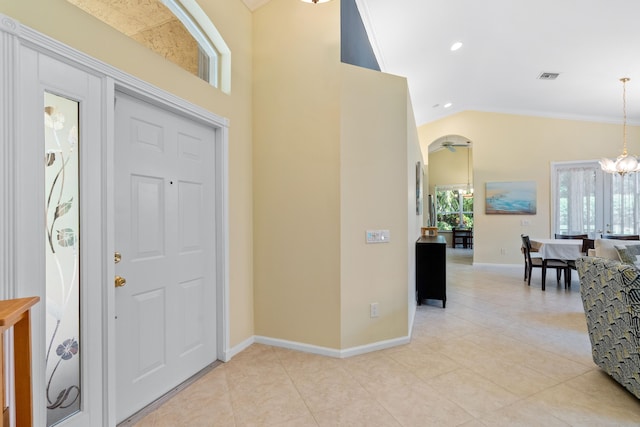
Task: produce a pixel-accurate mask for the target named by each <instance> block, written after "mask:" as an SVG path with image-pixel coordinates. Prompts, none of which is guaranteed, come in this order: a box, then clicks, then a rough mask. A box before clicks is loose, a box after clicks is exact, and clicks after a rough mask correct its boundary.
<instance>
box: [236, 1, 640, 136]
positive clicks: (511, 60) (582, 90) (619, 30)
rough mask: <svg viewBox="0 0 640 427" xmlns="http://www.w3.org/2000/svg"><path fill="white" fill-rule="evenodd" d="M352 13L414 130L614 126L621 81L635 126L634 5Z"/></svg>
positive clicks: (639, 85)
mask: <svg viewBox="0 0 640 427" xmlns="http://www.w3.org/2000/svg"><path fill="white" fill-rule="evenodd" d="M243 1H244V2H245V4H246V5H247V6H248V7H249V8H250V9H252V10H255V9H256V8H258V7H260V6H262V5H263V4H265V3H267V2H268V0H243ZM356 3H357V4H358V7H359V10H360V13H361V15H362V18H363V21H364V22H365V26H366V27H367V30H368V33H369V38H370V40H371V41H372V44H373V47H374V50H375V51H376V55H377V57H378V60H379V62H380V65H381V68H382V70H383V71H385V72H387V73H392V74H396V75H400V76H404V77H406V78H407V80H408V84H409V90H410V93H411V99H412V102H413V107H414V111H415V116H416V123H417V124H418V125H421V124H424V123H428V122H430V121H433V120H436V119H438V118H441V117H445V116H447V115H450V114H453V113H456V112H459V111H464V110H480V111H495V112H505V113H515V114H530V115H542V116H550V117H560V118H574V119H580V120H596V121H609V122H621V121H622V84H621V83H620V82H619V78H621V77H630V78H631V81H630V82H629V83H628V84H627V110H628V111H627V112H628V116H629V118H628V120H629V122H630V123H632V124H637V123H640V54H639V53H638V52H639V48H640V26H639V25H638V17H640V2H638V1H637V0H607V1H605V0H537V1H527V0H521V1H514V0H487V1H482V2H480V1H477V0H449V1H442V0H394V1H390V0H356ZM309 7H323V5H320V4H318V5H313V4H309ZM456 41H460V42H462V43H463V46H462V48H460V49H459V50H457V51H455V52H452V51H451V50H450V49H449V48H450V46H451V45H452V44H453V43H454V42H456ZM542 73H558V74H559V75H558V77H557V78H556V79H555V80H541V79H539V78H538V77H539V76H540V75H541V74H542ZM448 103H451V106H450V107H448V108H445V105H446V104H448Z"/></svg>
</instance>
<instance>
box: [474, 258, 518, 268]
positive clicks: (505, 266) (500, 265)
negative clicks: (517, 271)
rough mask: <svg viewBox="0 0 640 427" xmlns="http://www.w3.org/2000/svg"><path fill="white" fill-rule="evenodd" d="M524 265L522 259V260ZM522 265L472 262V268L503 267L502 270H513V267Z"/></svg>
mask: <svg viewBox="0 0 640 427" xmlns="http://www.w3.org/2000/svg"><path fill="white" fill-rule="evenodd" d="M522 262H523V263H524V258H523V260H522ZM522 265H523V264H493V263H490V262H474V263H473V267H490V268H494V267H503V268H513V267H522Z"/></svg>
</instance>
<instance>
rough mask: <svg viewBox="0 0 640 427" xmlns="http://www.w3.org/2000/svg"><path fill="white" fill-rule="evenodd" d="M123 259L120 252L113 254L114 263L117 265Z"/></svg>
mask: <svg viewBox="0 0 640 427" xmlns="http://www.w3.org/2000/svg"><path fill="white" fill-rule="evenodd" d="M121 259H122V255H121V254H120V252H115V253H114V254H113V262H114V263H115V264H117V263H119V262H120V260H121Z"/></svg>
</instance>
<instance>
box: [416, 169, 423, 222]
mask: <svg viewBox="0 0 640 427" xmlns="http://www.w3.org/2000/svg"><path fill="white" fill-rule="evenodd" d="M416 215H422V162H416Z"/></svg>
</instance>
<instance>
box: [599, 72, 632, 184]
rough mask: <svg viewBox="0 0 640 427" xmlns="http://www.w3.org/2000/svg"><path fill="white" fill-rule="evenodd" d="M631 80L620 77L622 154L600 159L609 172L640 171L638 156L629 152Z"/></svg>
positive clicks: (605, 169)
mask: <svg viewBox="0 0 640 427" xmlns="http://www.w3.org/2000/svg"><path fill="white" fill-rule="evenodd" d="M629 80H630V79H629V77H623V78H621V79H620V81H621V82H622V154H620V155H619V156H618V157H617V158H616V159H615V160H611V159H608V158H606V157H605V158H602V159H601V160H600V167H601V168H602V170H603V171H605V172H607V173H617V174H619V175H626V174H628V173H633V172H638V171H640V163H638V159H637V158H636V156H630V155H628V153H627V82H628V81H629Z"/></svg>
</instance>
